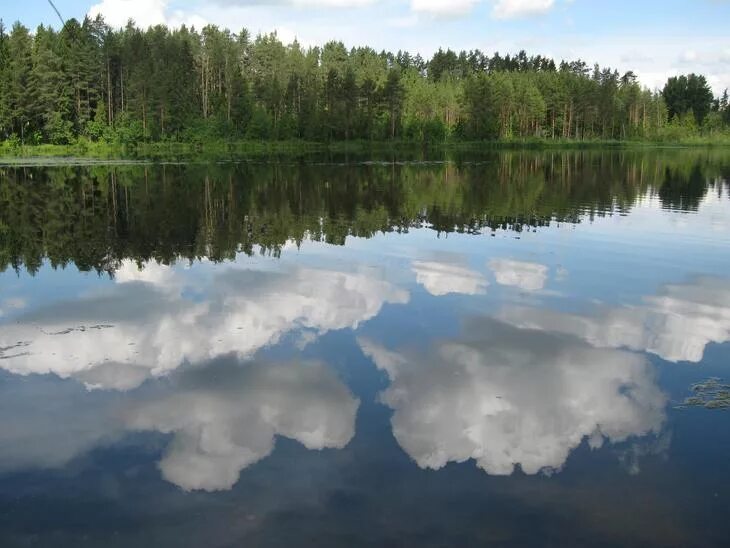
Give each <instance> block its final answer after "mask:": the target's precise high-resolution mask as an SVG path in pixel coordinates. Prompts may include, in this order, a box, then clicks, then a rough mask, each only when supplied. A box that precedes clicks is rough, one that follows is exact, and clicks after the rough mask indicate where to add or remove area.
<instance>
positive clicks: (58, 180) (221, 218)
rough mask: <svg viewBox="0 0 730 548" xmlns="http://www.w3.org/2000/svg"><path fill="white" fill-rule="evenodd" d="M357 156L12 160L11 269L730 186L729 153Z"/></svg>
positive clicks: (498, 224) (481, 225)
mask: <svg viewBox="0 0 730 548" xmlns="http://www.w3.org/2000/svg"><path fill="white" fill-rule="evenodd" d="M348 154H349V153H343V154H333V155H328V156H325V157H322V158H320V159H319V160H318V161H316V162H311V163H310V162H306V161H297V162H293V161H291V159H290V158H287V161H286V162H276V161H266V162H256V161H239V162H221V163H219V162H213V163H203V162H198V163H163V164H154V163H134V162H126V163H124V162H120V163H118V164H116V165H108V164H100V163H99V164H94V162H88V164H90V165H70V164H71V162H72V161H71V160H65V161H64V162H61V164H60V165H58V166H55V167H43V166H33V165H30V164H32V162H28V163H27V165H24V166H17V167H0V269H5V268H13V269H20V268H25V269H26V270H28V271H29V272H35V271H37V270H38V269H39V268H40V266H41V265H42V264H43V262H44V261H45V260H47V261H49V262H50V264H51V265H53V266H54V267H64V266H66V265H68V264H75V265H76V266H77V267H78V268H80V269H81V270H92V271H93V270H95V271H98V272H109V273H113V272H114V271H115V269H116V268H117V266H118V265H119V264H120V261H122V260H124V259H128V258H132V259H134V260H136V261H138V262H140V263H141V262H144V261H149V260H156V261H159V262H163V263H171V262H174V261H176V260H179V259H184V260H190V261H192V260H195V259H198V258H202V257H206V258H208V259H210V260H213V261H222V260H227V259H232V258H234V257H235V255H236V253H248V254H253V253H258V252H263V253H270V254H273V255H278V254H279V253H280V251H281V249H282V248H283V246H284V245H285V244H286V243H287V242H296V243H299V242H302V241H304V240H316V241H323V242H327V243H330V244H335V245H340V244H343V243H344V242H345V240H346V238H348V237H350V236H357V237H371V236H373V235H375V234H377V233H381V232H389V231H401V232H406V231H409V230H411V229H412V228H414V227H422V226H428V227H431V228H432V229H433V230H435V231H437V232H438V233H440V234H447V233H450V232H454V231H457V232H463V233H483V232H487V233H489V232H492V233H494V234H495V235H498V234H499V233H500V232H504V231H509V233H510V235H511V236H515V237H517V236H519V235H520V233H521V232H523V231H529V230H540V228H541V227H543V226H546V225H548V224H550V223H553V222H566V223H580V222H586V221H589V220H591V219H593V218H595V217H600V216H604V215H612V214H620V213H622V212H626V211H629V210H630V209H631V208H632V206H633V205H634V204H635V203H636V202H637V200H639V199H641V198H642V197H644V196H646V195H647V194H649V193H651V194H652V195H654V196H657V197H658V199H659V200H660V201H661V204H662V205H663V206H664V207H666V208H675V209H681V210H683V211H691V210H696V209H697V208H698V207H699V204H700V202H701V200H702V199H703V197H704V196H705V195H706V194H707V193H708V192H718V193H721V192H722V193H727V192H730V188H729V187H728V186H727V184H726V181H730V159H729V158H728V154H727V152H726V151H724V150H718V149H714V150H713V149H679V150H662V149H650V150H617V151H596V150H574V151H567V152H565V151H552V150H549V151H522V152H515V151H502V152H487V153H485V154H482V155H475V154H474V153H472V152H466V153H463V152H461V151H459V150H455V151H449V152H444V151H432V152H431V153H429V152H424V151H423V150H417V151H412V152H411V153H409V154H405V153H404V155H403V156H400V155H399V161H398V162H393V161H391V157H390V156H389V155H388V154H386V153H383V155H382V156H378V155H373V154H372V153H367V154H364V155H363V157H362V158H363V159H367V162H363V163H352V162H353V160H357V159H358V157H357V156H349V157H348ZM379 158H382V159H383V161H379ZM348 160H349V162H350V163H348ZM422 160H426V161H422ZM431 160H447V161H446V162H440V163H434V162H432V161H431ZM64 164H65V165H64ZM150 234H153V235H154V237H152V238H151V237H150Z"/></svg>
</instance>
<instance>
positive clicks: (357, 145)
mask: <svg viewBox="0 0 730 548" xmlns="http://www.w3.org/2000/svg"><path fill="white" fill-rule="evenodd" d="M725 147H730V136H726V135H720V136H718V137H695V138H688V139H681V140H678V141H650V140H639V141H629V140H627V141H616V140H585V141H583V140H580V141H579V140H562V139H561V140H557V139H556V140H551V139H510V140H499V141H445V142H443V143H419V142H414V141H332V142H329V143H327V142H315V141H299V140H297V141H224V140H215V141H210V142H207V143H201V142H178V141H162V142H151V143H147V142H143V143H138V144H134V145H123V144H118V143H103V142H89V141H80V142H78V143H75V144H69V145H52V144H42V145H21V146H18V145H14V146H11V145H9V144H8V143H0V164H4V165H12V164H15V163H18V161H22V160H29V159H36V158H40V159H52V158H69V157H72V158H79V159H89V160H92V161H93V160H100V161H104V160H116V161H127V162H132V163H135V162H137V161H145V160H155V159H164V158H171V157H172V158H174V157H175V156H194V155H198V156H201V157H220V156H228V155H235V156H240V157H245V156H308V155H311V154H327V153H335V154H367V153H379V154H382V153H392V154H398V153H415V152H422V153H432V154H433V153H440V152H444V153H446V152H464V153H469V152H487V151H499V150H517V151H520V150H525V151H527V150H556V149H565V150H596V149H667V148H725ZM90 163H96V162H90Z"/></svg>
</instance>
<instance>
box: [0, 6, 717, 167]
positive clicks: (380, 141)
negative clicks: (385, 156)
mask: <svg viewBox="0 0 730 548" xmlns="http://www.w3.org/2000/svg"><path fill="white" fill-rule="evenodd" d="M728 103H729V101H728V92H727V90H726V91H725V92H724V93H723V94H722V95H721V96H720V97H714V96H713V93H712V90H711V89H710V87H709V85H708V83H707V80H706V78H705V77H704V76H702V75H697V74H689V75H682V76H676V77H671V78H669V79H668V81H667V82H666V84H665V86H664V87H663V89H661V90H649V89H646V88H645V87H642V86H641V84H640V83H639V81H638V78H637V77H636V75H635V74H634V73H633V72H630V71H629V72H626V73H624V74H620V73H619V72H618V71H616V70H613V69H610V68H605V67H599V66H598V65H595V66H593V67H590V66H589V65H588V64H586V63H585V62H584V61H582V60H573V61H566V60H563V61H559V62H556V61H555V60H553V59H550V58H547V57H543V56H541V55H528V54H527V53H526V52H525V51H520V52H519V53H517V54H515V55H509V54H508V55H500V54H499V53H494V54H493V55H488V54H485V53H483V52H481V51H479V50H472V51H461V52H455V51H452V50H450V49H447V50H439V51H438V52H437V53H435V54H434V55H433V56H432V57H431V58H430V59H428V60H427V59H424V58H422V57H421V56H420V55H418V54H416V55H412V54H410V53H408V52H403V51H399V52H397V53H391V52H386V51H381V52H377V51H376V50H374V49H372V48H369V47H357V48H351V49H348V48H347V47H345V45H344V44H343V43H341V42H334V41H333V42H328V43H326V44H324V45H323V46H322V47H310V48H303V47H302V46H301V45H300V44H299V43H298V42H296V41H294V42H293V43H291V44H289V45H285V44H283V43H282V42H281V41H280V40H279V38H278V37H277V35H276V34H275V33H274V34H262V35H258V36H256V37H255V38H254V37H252V36H251V35H250V34H249V32H248V31H247V30H245V29H244V30H241V31H240V32H238V33H233V32H231V31H229V30H223V29H219V28H217V27H215V26H211V25H209V26H206V27H204V28H203V29H202V30H196V29H195V28H187V27H185V26H182V27H180V28H174V29H173V28H167V27H165V26H155V27H151V28H149V29H146V30H145V29H140V28H138V27H137V26H136V25H135V24H134V23H133V22H132V21H130V22H129V23H128V24H127V26H126V27H125V28H122V29H113V28H111V27H110V26H108V25H107V24H106V23H105V22H104V20H103V19H102V18H96V19H93V20H92V19H89V18H85V19H84V20H83V21H82V22H79V21H77V20H75V19H71V20H69V21H67V22H66V23H65V24H64V25H63V28H62V29H61V30H60V31H57V30H54V29H53V28H52V27H46V26H43V25H41V26H39V27H38V28H37V29H36V30H35V31H34V32H31V30H29V29H28V28H27V27H25V26H23V25H22V24H21V23H15V24H14V25H13V26H12V28H11V29H10V31H7V30H6V28H5V26H4V25H3V23H2V22H1V21H0V155H3V156H26V155H80V156H83V155H89V156H114V155H125V154H143V155H152V156H154V155H156V154H160V155H162V154H164V153H165V152H167V151H173V152H174V151H201V150H210V151H216V150H219V151H238V152H253V153H255V152H271V151H275V152H287V151H301V150H317V149H321V148H327V149H331V148H340V149H345V150H346V149H348V148H351V149H353V150H363V149H367V148H369V147H378V146H393V145H395V146H403V147H406V146H414V145H415V146H427V147H443V146H449V147H469V146H477V145H482V146H483V145H485V144H488V145H489V146H503V147H549V146H556V145H558V146H581V147H585V146H593V145H596V144H611V145H621V146H625V145H632V146H635V145H646V144H681V145H730V105H729V104H728Z"/></svg>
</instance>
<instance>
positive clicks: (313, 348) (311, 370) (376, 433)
mask: <svg viewBox="0 0 730 548" xmlns="http://www.w3.org/2000/svg"><path fill="white" fill-rule="evenodd" d="M316 160H317V161H313V160H311V159H306V160H296V161H287V160H276V161H270V162H262V161H241V162H234V163H213V164H211V163H198V164H194V163H193V164H172V163H171V164H167V165H151V164H149V165H148V164H136V165H108V166H105V165H73V162H65V164H64V165H59V166H55V167H54V166H42V165H33V164H32V163H31V164H29V165H27V166H25V167H23V166H17V165H16V166H8V167H5V168H0V264H1V265H2V267H3V268H4V271H3V272H2V274H0V416H2V421H1V422H0V545H2V546H74V547H77V546H97V545H104V546H107V547H112V546H145V545H149V546H183V545H189V546H234V545H237V546H240V545H246V546H293V545H305V546H343V545H345V546H482V545H485V544H493V545H496V546H532V545H544V546H586V545H591V546H625V545H635V546H722V545H727V542H728V540H729V539H730V526H729V525H728V523H727V516H728V515H730V494H729V490H728V487H730V463H729V462H728V456H729V455H730V415H728V411H725V410H723V409H708V408H706V407H705V406H704V405H694V406H684V405H682V404H683V402H684V401H685V399H686V398H687V397H689V396H692V395H693V392H692V390H691V386H692V385H693V384H694V383H697V382H701V381H705V380H707V379H709V378H712V377H718V378H720V379H723V380H722V381H719V382H720V383H722V382H727V381H728V379H730V372H729V371H728V367H729V366H730V364H729V363H728V361H729V358H730V344H729V341H730V254H729V253H728V251H729V250H730V199H729V195H730V194H729V193H730V153H728V152H727V151H723V150H682V149H674V150H671V149H670V150H663V151H662V150H659V151H649V152H641V151H639V152H627V151H613V152H551V153H531V152H530V153H528V152H525V153H518V152H503V153H492V154H486V155H480V156H473V157H456V158H451V159H448V160H447V161H445V162H443V161H429V162H417V161H413V160H408V159H406V160H404V161H398V162H393V161H388V160H386V161H375V162H360V161H358V160H357V159H355V160H353V159H340V158H336V159H316ZM710 407H712V406H710Z"/></svg>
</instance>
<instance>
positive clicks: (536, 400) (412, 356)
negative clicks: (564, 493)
mask: <svg viewBox="0 0 730 548" xmlns="http://www.w3.org/2000/svg"><path fill="white" fill-rule="evenodd" d="M360 344H361V347H362V349H363V351H364V352H365V354H367V355H368V356H370V357H371V358H372V359H373V361H374V362H375V364H376V365H377V366H378V367H379V368H381V369H383V370H384V371H386V372H387V373H388V376H389V377H390V381H391V382H390V385H389V387H388V388H387V389H386V390H385V391H384V392H383V393H382V395H381V397H382V401H383V402H384V403H385V404H387V405H388V406H389V407H391V408H392V409H393V411H394V414H393V417H392V421H391V422H392V427H393V434H394V436H395V438H396V439H397V440H398V443H399V444H400V445H401V447H402V448H403V449H404V450H405V451H406V452H407V453H408V454H409V455H410V456H411V457H412V458H413V459H414V460H415V461H416V463H417V464H418V465H419V466H421V467H423V468H433V469H439V468H441V467H443V466H445V465H446V464H447V463H449V462H463V461H466V460H469V459H474V460H475V461H476V464H477V465H478V466H479V467H480V468H482V469H484V470H485V471H486V472H488V473H490V474H495V475H505V474H511V473H512V472H513V470H514V467H515V466H516V465H519V466H520V468H521V469H522V470H523V471H524V472H525V473H527V474H535V473H538V472H540V471H545V472H550V471H555V470H559V469H560V468H561V467H562V466H563V464H564V463H565V461H566V459H567V457H568V455H569V453H570V451H571V450H573V449H574V448H576V447H577V446H578V445H579V444H580V443H581V442H582V441H583V440H584V439H587V440H588V443H589V445H590V446H591V447H593V448H596V447H599V446H601V445H602V444H603V443H604V441H605V440H608V441H609V442H612V443H615V442H621V441H624V440H626V439H628V438H630V437H632V436H643V435H646V434H649V433H658V432H659V431H660V430H661V427H662V424H663V422H664V418H665V416H664V407H665V404H666V397H665V396H664V394H663V393H662V392H661V391H660V390H659V389H658V388H657V386H656V384H655V382H654V378H653V375H652V370H651V368H650V367H649V365H648V363H647V362H646V361H645V360H644V359H642V358H641V357H640V356H638V355H636V354H632V353H629V352H623V351H618V350H607V349H595V348H592V347H590V346H588V345H586V344H584V343H581V342H579V341H577V340H575V339H568V338H565V337H561V336H555V335H550V334H547V333H543V332H540V331H529V330H521V329H517V328H514V327H511V326H507V325H506V324H502V323H500V322H495V321H493V320H487V319H481V320H475V321H474V322H473V323H472V324H471V325H470V326H469V327H468V328H467V330H466V335H465V337H464V338H462V339H459V340H454V341H447V342H443V343H441V344H439V345H437V346H436V348H433V349H430V350H428V351H423V350H421V351H418V352H413V353H408V352H406V353H398V352H393V351H389V350H385V349H383V348H381V347H379V346H378V345H376V344H374V343H372V342H370V341H368V340H364V339H361V340H360Z"/></svg>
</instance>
